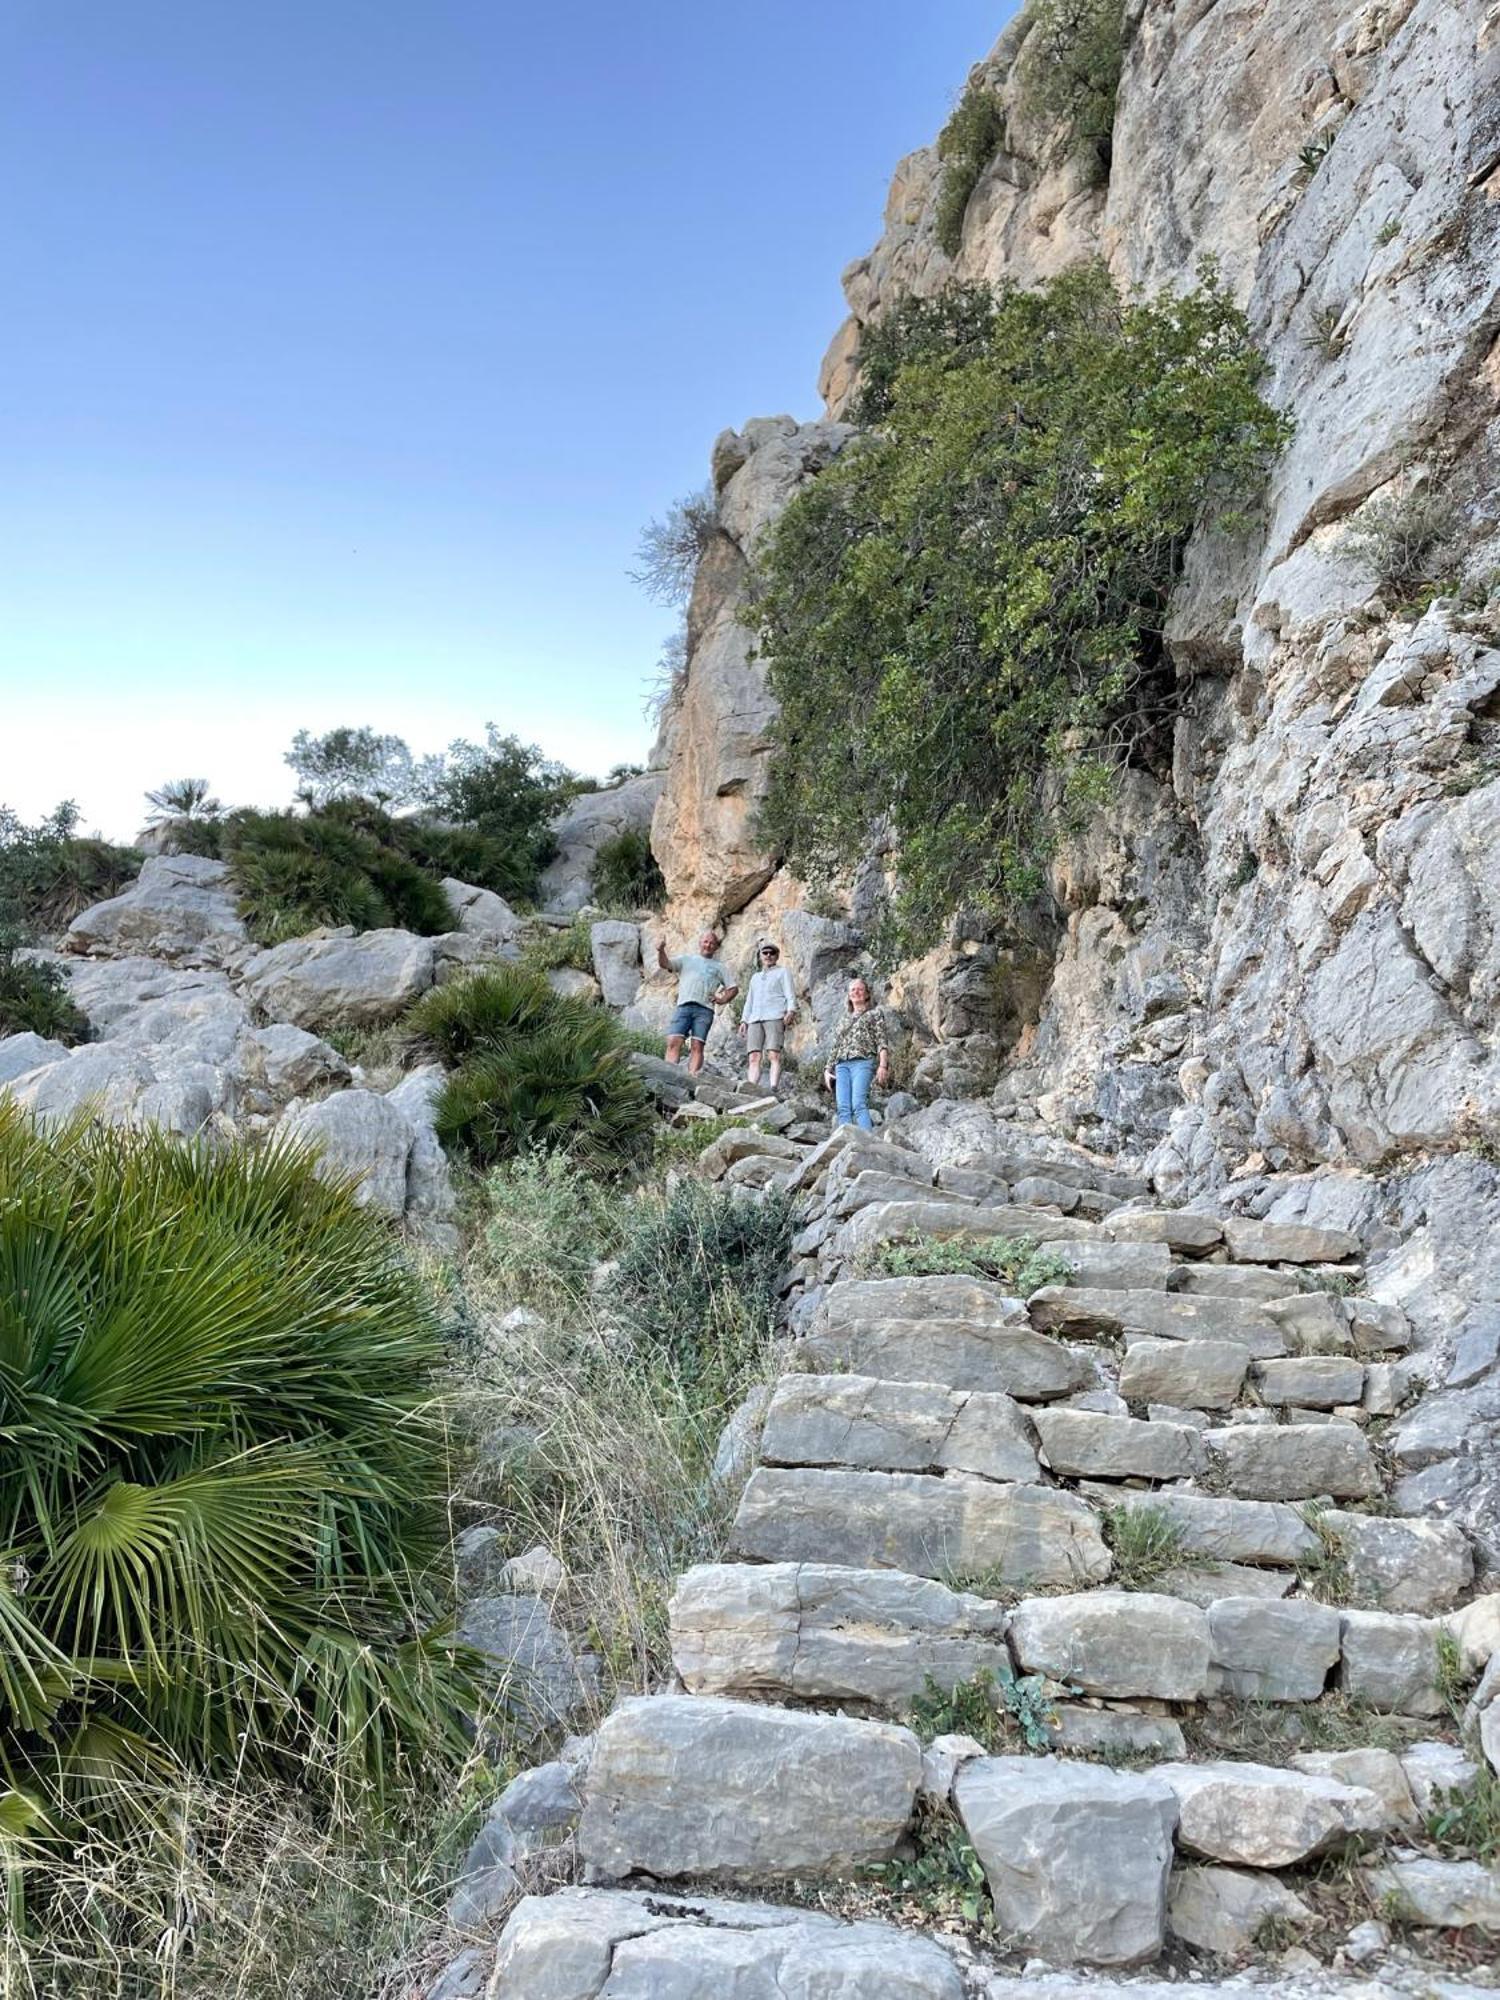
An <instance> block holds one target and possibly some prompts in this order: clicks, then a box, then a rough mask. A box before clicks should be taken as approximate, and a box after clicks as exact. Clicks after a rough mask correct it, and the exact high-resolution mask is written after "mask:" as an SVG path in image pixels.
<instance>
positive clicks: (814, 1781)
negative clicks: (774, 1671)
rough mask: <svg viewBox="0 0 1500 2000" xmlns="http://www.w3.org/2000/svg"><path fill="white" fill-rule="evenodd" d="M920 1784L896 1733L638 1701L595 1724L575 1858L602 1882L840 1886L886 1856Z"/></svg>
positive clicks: (907, 1736) (824, 1719) (775, 1712)
mask: <svg viewBox="0 0 1500 2000" xmlns="http://www.w3.org/2000/svg"><path fill="white" fill-rule="evenodd" d="M921 1775H922V1752H921V1749H920V1748H919V1746H918V1743H917V1739H916V1737H915V1736H913V1735H912V1733H911V1731H910V1730H909V1729H902V1728H899V1727H898V1726H897V1725H896V1724H894V1723H888V1722H856V1721H853V1720H852V1719H851V1718H850V1717H848V1716H844V1715H815V1714H810V1713H808V1712H806V1711H792V1710H790V1709H784V1708H767V1707H763V1706H761V1705H759V1704H756V1703H752V1702H742V1701H714V1700H707V1699H704V1698H702V1697H700V1696H697V1695H639V1696H636V1697H635V1698H634V1699H632V1700H630V1701H625V1702H622V1703H621V1704H620V1706H619V1707H618V1708H617V1709H615V1710H614V1712H613V1713H612V1714H610V1715H608V1716H606V1717H605V1719H604V1721H603V1723H601V1725H600V1727H599V1732H598V1735H597V1737H596V1738H595V1742H594V1751H593V1756H592V1757H591V1759H590V1761H589V1769H588V1777H587V1780H586V1785H585V1793H584V1809H583V1818H582V1820H581V1822H580V1824H579V1829H578V1851H579V1854H580V1855H581V1856H582V1858H583V1861H584V1863H585V1864H586V1866H587V1867H588V1869H589V1870H590V1872H591V1874H592V1876H593V1877H594V1878H595V1879H596V1880H603V1881H619V1880H621V1879H622V1878H623V1877H625V1876H628V1875H632V1874H638V1873H639V1874H647V1875H659V1876H663V1877H666V1878H669V1879H670V1878H673V1877H680V1876H689V1875H717V1876H721V1877H725V1878H728V1879H732V1880H736V1881H742V1882H751V1881H756V1880H762V1879H766V1878H769V1877H773V1876H780V1875H799V1874H807V1875H846V1874H849V1873H852V1872H853V1871H854V1870H856V1869H858V1868H861V1867H864V1866H866V1865H868V1864H871V1863H875V1862H880V1861H884V1860H887V1859H889V1857H890V1855H891V1854H892V1853H893V1852H894V1850H895V1847H896V1843H897V1842H898V1841H899V1840H900V1838H901V1836H902V1835H903V1833H904V1832H905V1830H906V1826H907V1822H908V1821H909V1820H910V1818H911V1815H912V1812H913V1810H914V1809H915V1806H916V1797H917V1785H918V1783H919V1781H920V1779H921Z"/></svg>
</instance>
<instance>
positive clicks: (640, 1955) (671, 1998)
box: [487, 1889, 964, 2000]
mask: <svg viewBox="0 0 1500 2000" xmlns="http://www.w3.org/2000/svg"><path fill="white" fill-rule="evenodd" d="M963 1993H964V1987H963V1981H962V1980H961V1979H960V1977H959V1974H958V1970H957V1968H956V1967H955V1965H954V1964H953V1961H952V1960H951V1959H950V1958H949V1957H948V1955H947V1953H946V1952H944V1951H943V1950H942V1948H941V1947H940V1946H939V1945H938V1944H936V1943H934V1942H933V1941H932V1940H931V1939H929V1938H925V1937H918V1936H915V1935H913V1934H912V1933H911V1932H910V1931H903V1930H897V1929H895V1928H893V1927H892V1926H890V1925H888V1924H880V1923H854V1924H845V1923H840V1922H837V1921H836V1920H835V1919H833V1918H831V1917H825V1916H821V1915H818V1914H816V1913H814V1912H812V1911H809V1910H802V1909H782V1908H771V1907H768V1906H766V1905H763V1904H756V1903H741V1902H725V1901H720V1900H718V1899H715V1898H712V1897H701V1896H695V1897H693V1898H692V1900H691V1901H683V1900H679V1899H677V1898H674V1897H670V1896H664V1895H661V1894H660V1893H653V1894H649V1895H648V1894H642V1893H635V1894H630V1893H627V1892H625V1891H622V1890H602V1889H565V1890H563V1891H561V1892H560V1893H559V1894H557V1895H555V1896H530V1897H527V1898H526V1900H525V1901H524V1902H521V1903H519V1904H518V1905H517V1906H516V1908H515V1910H514V1911H513V1912H512V1913H511V1917H510V1920H509V1922H508V1923H507V1924H506V1927H505V1930H504V1932H503V1933H502V1935H501V1939H500V1947H499V1951H498V1953H497V1955H496V1958H495V1965H494V1972H493V1976H492V1978H491V1982H490V1986H489V1989H488V1994H487V2000H613V1997H614V1996H616V1995H618V1996H619V2000H626V1996H627V1995H629V1996H637V2000H727V1996H729V1995H730V1994H733V1995H735V1996H736V2000H783V1996H785V2000H823V1996H825V1995H826V1996H827V2000H963Z"/></svg>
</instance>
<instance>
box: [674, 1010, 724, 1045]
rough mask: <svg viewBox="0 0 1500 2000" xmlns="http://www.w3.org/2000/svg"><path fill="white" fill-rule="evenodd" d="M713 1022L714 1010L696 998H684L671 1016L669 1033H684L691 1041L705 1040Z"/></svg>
mask: <svg viewBox="0 0 1500 2000" xmlns="http://www.w3.org/2000/svg"><path fill="white" fill-rule="evenodd" d="M713 1024H714V1010H713V1008H712V1007H705V1006H703V1005H702V1004H701V1003H700V1002H699V1001H697V1000H684V1001H683V1002H682V1003H681V1005H680V1006H679V1007H678V1009H677V1012H676V1013H675V1014H674V1015H673V1016H672V1025H671V1027H670V1028H668V1030H667V1033H668V1034H669V1035H686V1036H687V1037H688V1038H689V1039H690V1040H691V1041H695V1042H706V1041H707V1040H708V1031H709V1029H710V1028H711V1027H712V1026H713Z"/></svg>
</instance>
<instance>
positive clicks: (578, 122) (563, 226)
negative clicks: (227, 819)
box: [0, 0, 1013, 836]
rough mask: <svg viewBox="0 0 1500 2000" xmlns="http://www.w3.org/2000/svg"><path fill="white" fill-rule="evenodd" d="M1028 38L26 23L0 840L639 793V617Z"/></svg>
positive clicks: (675, 29) (464, 25)
mask: <svg viewBox="0 0 1500 2000" xmlns="http://www.w3.org/2000/svg"><path fill="white" fill-rule="evenodd" d="M1012 11H1013V7H1012V6H1011V4H1009V0H933V4H929V5H926V6H913V5H912V4H911V0H861V4H860V5H859V6H857V7H856V6H849V5H834V4H831V0H759V4H757V5H754V6H744V7H725V6H718V5H713V4H705V0H690V3H689V0H653V4H651V5H648V6H645V7H628V6H621V5H619V4H614V5H605V4H599V0H586V4H577V5H573V6H566V5H553V6H536V7H520V6H514V5H506V4H504V0H358V3H357V4H356V0H0V104H3V111H0V258H3V271H4V297H5V307H4V312H3V314H0V697H3V698H0V732H3V734H0V799H3V800H7V801H9V802H10V803H12V804H15V805H17V806H18V807H20V808H21V809H22V810H24V811H25V812H27V813H28V814H33V813H37V812H40V811H41V810H43V809H45V808H46V807H48V806H50V805H51V804H52V803H53V802H55V800H56V799H57V798H59V797H61V796H63V795H67V794H71V795H74V796H76V797H77V799H78V801H79V803H80V805H81V806H82V808H83V812H84V815H85V820H86V822H87V823H89V824H93V825H99V826H102V827H103V828H104V829H105V830H106V831H108V832H110V833H112V834H114V835H116V836H120V835H124V834H128V833H129V832H130V831H131V829H132V828H133V827H134V826H135V825H136V824H138V823H139V816H140V794H141V792H142V790H143V789H144V788H145V787H146V786H147V785H150V784H156V783H158V782H160V781H161V780H163V779H165V778H168V777H172V776H179V775H187V774H192V775H203V776H207V777H209V778H211V779H212V780H213V782H214V783H215V785H216V787H217V788H218V789H219V790H220V792H221V793H222V794H223V795H224V796H225V797H227V798H228V799H230V800H231V801H232V802H236V803H237V802H243V801H247V800H252V799H253V800H255V801H257V802H271V801H280V800H283V799H285V798H286V797H287V796H288V788H289V782H290V779H289V774H288V773H287V772H286V770H285V769H284V767H283V766H282V764H281V761H280V752H281V750H282V749H283V748H284V747H285V745H286V743H287V741H288V739H289V738H290V736H291V734H292V732H293V730H294V729H296V728H297V727H298V726H299V725H307V726H309V727H312V728H324V727H328V726H330V725H332V724H334V723H336V722H346V721H347V722H369V723H373V724H375V725H376V726H378V727H381V728H386V729H395V730H398V731H399V732H401V733H402V734H404V735H405V736H407V737H408V739H409V740H410V741H411V742H412V745H413V747H414V748H415V749H417V750H424V749H433V748H437V747H439V746H440V745H441V744H443V743H444V742H446V741H447V740H448V738H449V737H451V736H452V735H454V734H456V733H469V734H478V733H479V731H480V729H481V726H482V725H483V723H484V722H485V721H486V720H488V719H493V720H495V721H496V722H498V723H499V724H500V725H501V726H502V728H508V729H515V730H517V731H519V732H520V733H521V734H522V735H524V736H527V737H529V738H533V739H537V740H540V741H541V742H542V743H543V745H544V746H545V747H546V749H547V750H548V751H549V752H551V753H552V754H554V755H557V756H561V757H563V758H565V759H567V760H568V761H569V762H571V763H574V764H576V765H578V766H580V767H583V768H603V767H604V766H606V765H607V764H609V763H610V762H612V761H614V760H616V759H617V758H631V757H638V756H639V755H640V754H641V753H642V752H643V750H644V748H645V744H646V739H647V728H646V724H645V722H644V721H643V718H642V696H643V688H644V685H645V683H646V682H647V681H648V679H649V677H650V674H651V671H652V667H653V663H654V661H655V657H656V654H657V652H658V649H659V644H660V641H661V638H662V636H663V634H664V632H665V631H666V630H667V628H668V627H669V626H670V623H671V617H670V614H669V613H667V612H664V611H663V610H661V609H659V608H657V607H654V606H652V605H651V604H649V603H647V602H646V601H645V600H643V599H642V597H641V596H640V594H639V593H638V592H637V590H636V589H635V587H634V586H633V585H631V584H630V583H629V582H628V581H627V578H626V576H625V571H626V570H627V569H628V568H629V566H630V564H631V561H632V556H633V550H634V545H635V541H636V537H637V534H638V531H639V528H640V525H641V523H642V522H643V521H644V520H645V519H646V518H647V517H648V516H650V515H652V514H653V513H657V512H659V511H661V510H662V508H663V507H664V506H665V504H666V503H667V502H668V501H670V500H671V499H672V498H673V497H674V496H675V495H677V494H680V493H682V492H685V491H688V490H691V489H692V488H693V487H695V486H697V485H698V484H700V483H701V481H702V479H703V477H704V475H705V470H706V464H707V453H708V448H709V445H710V443H711V441H712V439H713V437H714V434H715V433H716V432H717V431H718V430H719V429H720V428H721V427H722V426H723V425H725V424H728V423H735V424H738V423H740V422H743V420H744V419H745V418H747V417H749V416H753V415H759V414H767V413H771V412H775V411H779V410H785V409H790V410H792V411H794V412H795V413H796V414H798V415H799V416H811V415H814V414H816V409H817V399H816V393H815V382H816V371H817V366H818V362H819V359H820V357H821V354H822V351H823V348H824V345H825V343H826V342H827V339H828V337H829V335H830V334H831V333H832V332H833V329H834V327H835V326H836V324H837V323H838V320H839V319H840V317H841V316H842V301H841V298H840V295H839V291H838V273H839V271H840V269H841V267H842V266H843V265H844V264H845V263H846V262H847V261H848V260H849V258H851V257H853V256H856V255H858V254H859V253H860V252H862V251H863V250H865V249H867V248H868V247H869V245H870V244H871V243H872V242H873V241H874V238H875V236H876V235H877V233H878V230H879V225H880V214H881V208H882V204H883V201H884V196H885V188H886V183H887V180H888V178H889V175H890V171H891V169H892V167H893V166H894V164H895V162H896V160H897V158H898V157H899V156H900V155H901V154H902V153H903V152H905V151H908V150H909V149H910V148H911V147H913V146H915V145H920V144H923V143H926V142H927V141H928V140H929V139H930V138H931V137H932V135H933V134H934V132H935V131H936V129H937V127H938V125H939V124H940V123H941V121H942V119H943V117H944V115H945V113H946V110H947V108H948V105H949V104H950V102H951V100H952V98H953V96H954V94H955V92H956V91H957V89H958V88H959V87H960V85H961V84H962V81H963V77H964V73H965V71H966V69H967V67H968V65H969V63H970V62H972V61H974V60H975V59H976V58H978V57H979V56H981V55H982V54H983V53H984V52H985V51H986V49H987V48H988V47H989V45H990V43H991V42H992V41H993V39H994V37H995V36H996V35H997V34H998V33H999V31H1000V28H1001V27H1002V26H1003V24H1004V21H1005V19H1006V18H1007V17H1008V15H1009V14H1010V13H1011V12H1012Z"/></svg>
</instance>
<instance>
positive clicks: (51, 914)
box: [0, 803, 141, 1042]
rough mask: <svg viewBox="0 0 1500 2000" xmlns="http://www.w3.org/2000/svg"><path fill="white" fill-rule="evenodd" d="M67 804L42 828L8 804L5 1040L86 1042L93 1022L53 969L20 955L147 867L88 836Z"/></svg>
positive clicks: (3, 902) (0, 902) (0, 989)
mask: <svg viewBox="0 0 1500 2000" xmlns="http://www.w3.org/2000/svg"><path fill="white" fill-rule="evenodd" d="M77 825H78V811H77V808H76V807H75V806H73V805H71V804H68V803H64V804H63V805H60V806H59V807H58V808H57V810H56V811H55V812H53V813H50V814H49V815H48V816H47V818H46V819H44V820H41V821H39V822H38V823H37V824H36V825H35V826H28V825H26V824H25V822H24V821H23V820H22V819H21V818H20V816H19V814H17V813H15V812H13V811H12V810H11V808H10V807H9V806H0V1035H19V1034H25V1033H31V1034H34V1035H48V1036H51V1037H52V1039H53V1040H54V1041H60V1042H76V1041H81V1040H82V1039H83V1037H84V1035H85V1034H86V1033H87V1031H88V1023H87V1022H86V1021H85V1020H84V1018H83V1016H82V1014H80V1013H79V1011H78V1009H77V1008H76V1007H75V1006H74V1005H73V1003H72V1001H71V1000H70V999H69V998H68V987H67V981H66V980H65V979H64V977H63V975H62V974H61V973H60V972H59V971H58V970H57V969H56V968H55V967H54V966H50V965H40V964H37V963H35V962H33V961H32V960H30V959H27V958H23V957H20V956H18V954H19V953H21V952H22V951H24V949H25V948H26V947H27V946H28V945H36V944H43V943H46V942H48V941H49V940H50V938H51V935H52V933H53V932H55V931H58V930H61V929H62V927H63V926H64V925H65V924H67V923H68V922H69V921H70V920H71V919H72V918H73V917H75V916H77V914H78V912H79V911H80V910H83V909H87V907H88V906H89V904H90V903H97V902H101V901H102V900H103V899H104V898H105V897H107V896H113V895H115V894H117V893H118V891H119V890H121V889H123V888H124V887H125V885H126V883H127V882H129V881H130V879H131V878H132V877H133V876H134V875H135V873H136V871H137V870H138V869H139V867H140V865H141V858H140V856H139V855H138V854H136V853H134V852H133V851H132V850H131V849H129V848H124V847H112V846H111V845H110V844H109V842H108V841H104V840H84V839H80V838H79V836H78V833H77V831H76V828H77Z"/></svg>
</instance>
